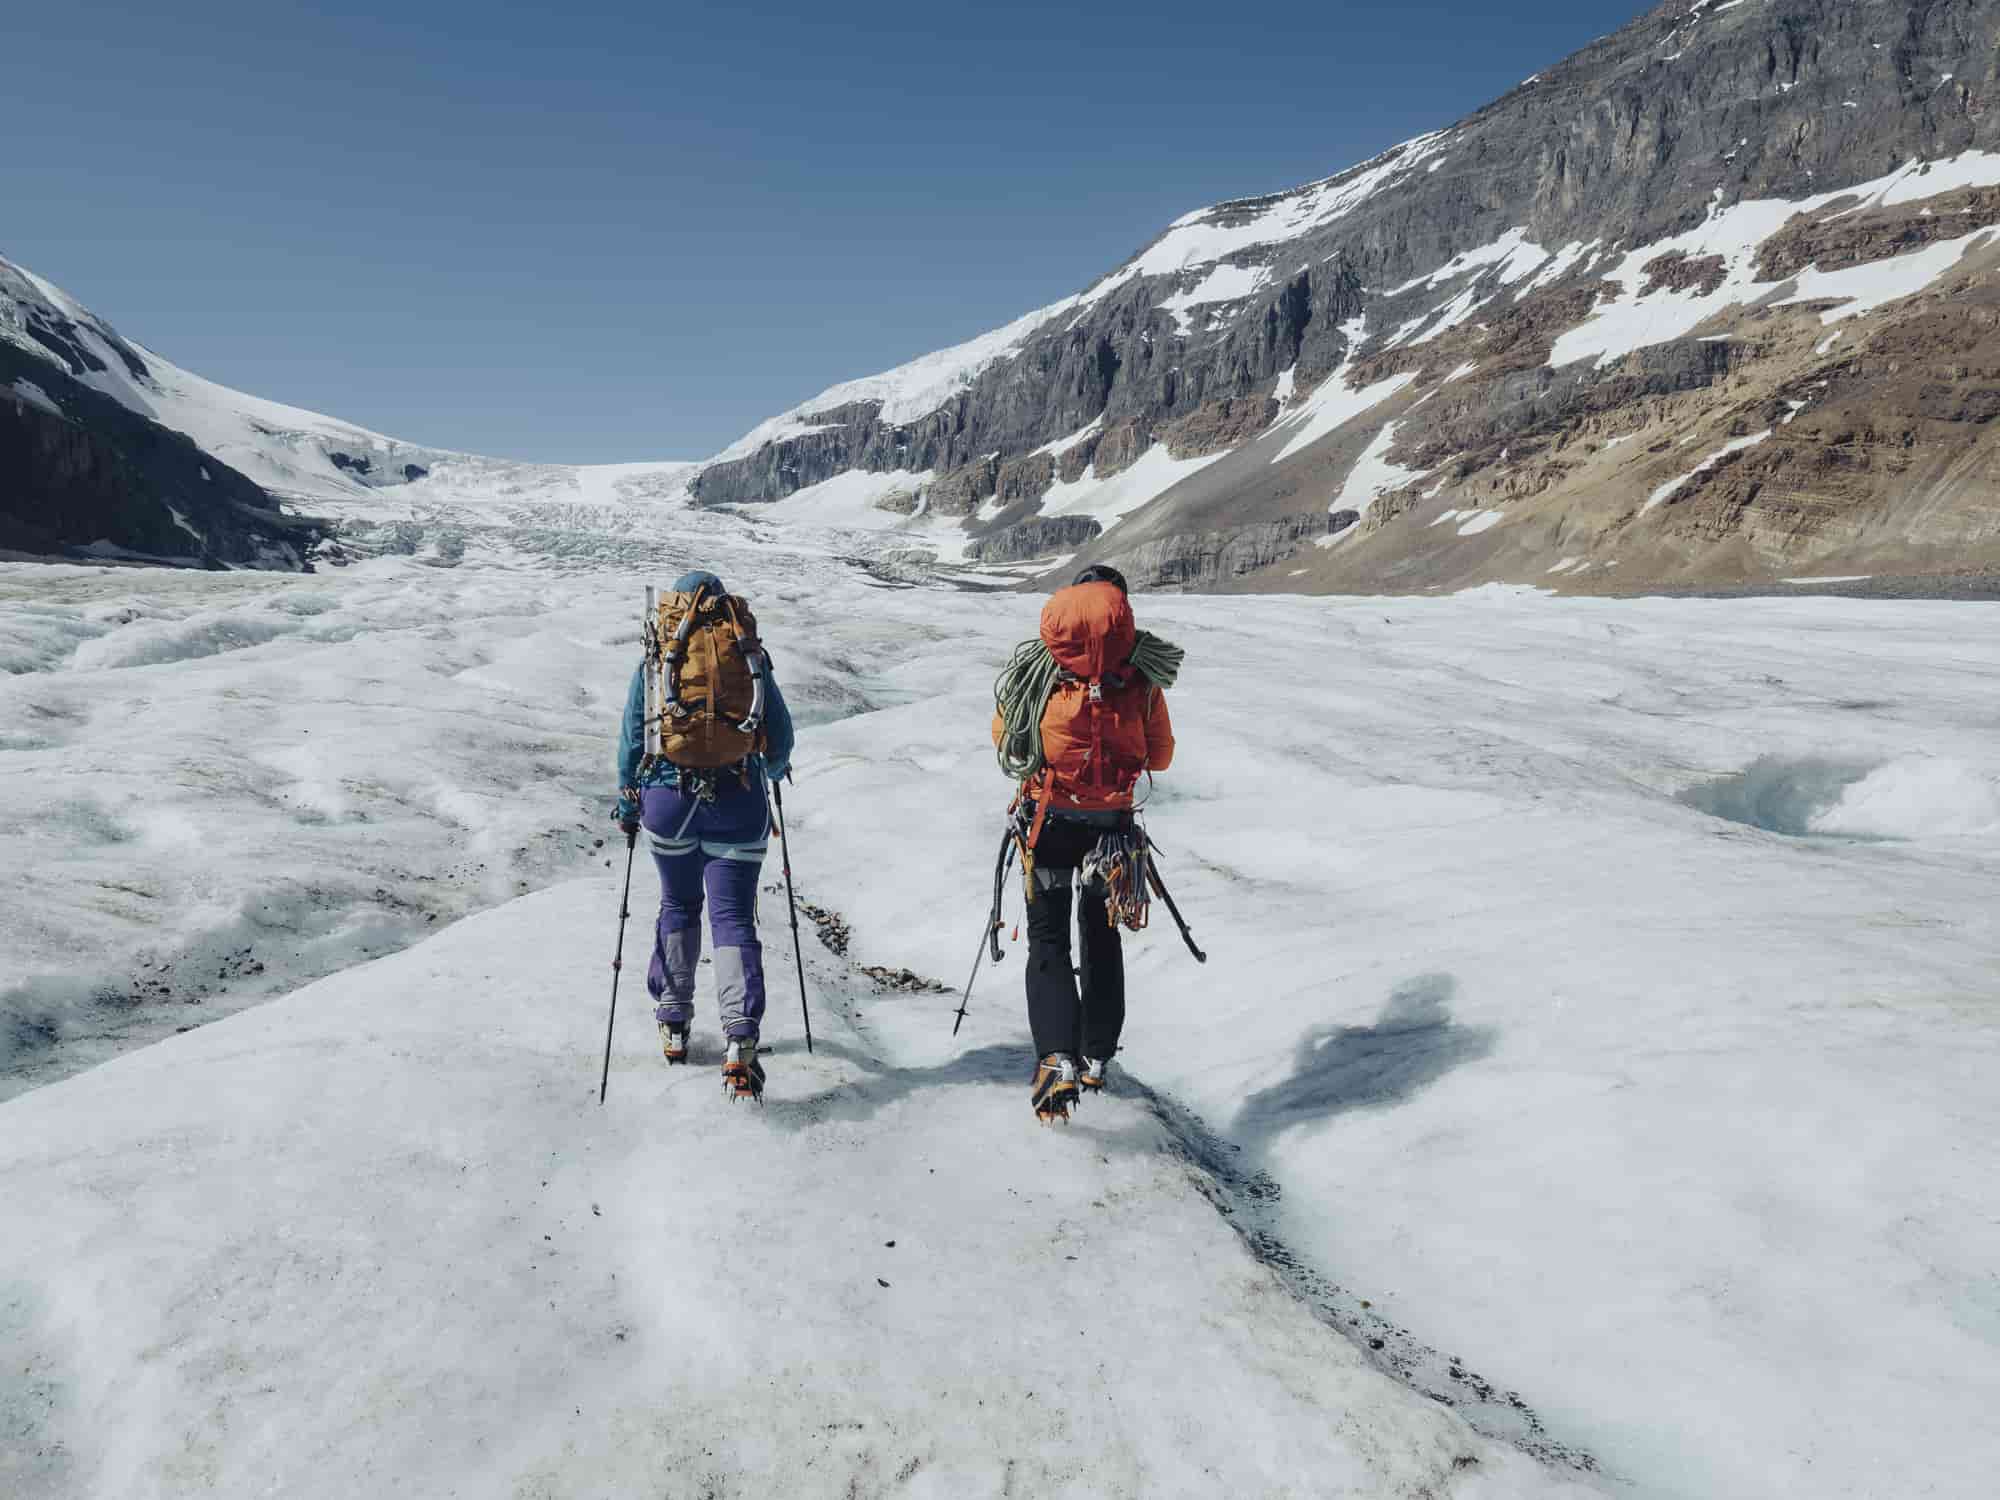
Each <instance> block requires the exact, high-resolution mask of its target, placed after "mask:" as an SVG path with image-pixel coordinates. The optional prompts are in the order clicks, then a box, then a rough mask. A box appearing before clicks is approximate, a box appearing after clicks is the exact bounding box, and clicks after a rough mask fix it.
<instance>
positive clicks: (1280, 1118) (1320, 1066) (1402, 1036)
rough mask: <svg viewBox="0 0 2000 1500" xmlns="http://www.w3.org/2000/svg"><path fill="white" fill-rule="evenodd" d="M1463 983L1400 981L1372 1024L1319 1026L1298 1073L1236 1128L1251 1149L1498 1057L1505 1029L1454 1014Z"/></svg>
mask: <svg viewBox="0 0 2000 1500" xmlns="http://www.w3.org/2000/svg"><path fill="white" fill-rule="evenodd" d="M1457 995H1458V980H1457V979H1455V978H1454V977H1453V976H1452V975H1450V974H1419V975H1417V976H1416V977H1415V978H1412V979H1406V980H1404V981H1403V982H1402V983H1401V984H1399V985H1397V986H1396V988H1395V989H1394V990H1392V991H1391V992H1390V994H1389V998H1388V1000H1387V1001H1386V1002H1385V1003H1384V1004H1383V1006H1382V1013H1381V1014H1380V1015H1379V1016H1378V1017H1377V1018H1376V1019H1375V1022H1374V1024H1373V1025H1370V1026H1316V1027H1314V1028H1313V1029H1312V1030H1310V1031H1308V1032H1307V1033H1306V1034H1305V1035H1304V1036H1303V1037H1301V1038H1300V1039H1299V1041H1298V1044H1297V1045H1296V1046H1295V1047H1294V1048H1293V1051H1292V1074H1291V1076H1290V1077H1289V1078H1287V1079H1285V1080H1284V1081H1283V1082H1282V1083H1276V1084H1273V1085H1272V1086H1271V1087H1269V1088H1265V1089H1259V1090H1258V1091H1257V1092H1256V1093H1254V1094H1252V1095H1251V1096H1250V1097H1249V1098H1248V1099H1246V1100H1244V1102H1243V1108H1242V1110H1241V1111H1240V1112H1239V1113H1238V1114H1237V1116H1236V1125H1235V1128H1234V1130H1233V1131H1232V1132H1231V1133H1232V1134H1233V1135H1234V1136H1235V1137H1236V1138H1237V1139H1238V1140H1239V1141H1241V1142H1242V1143H1243V1144H1244V1146H1245V1147H1246V1148H1248V1149H1250V1150H1253V1151H1254V1150H1259V1149H1261V1148H1263V1147H1265V1146H1268V1145H1269V1144H1270V1142H1271V1141H1272V1140H1273V1139H1274V1138H1275V1137H1276V1136H1277V1135H1278V1134H1279V1133H1280V1132H1282V1131H1285V1130H1288V1129H1290V1128H1291V1127H1292V1126H1294V1125H1309V1124H1312V1123H1314V1122H1316V1121H1321V1120H1330V1119H1332V1118H1333V1117H1334V1116H1336V1115H1339V1114H1343V1113H1345V1112H1347V1111H1348V1110H1355V1109H1387V1108H1391V1107H1393V1106H1395V1105H1398V1104H1402V1103H1404V1102H1405V1101H1407V1100H1409V1099H1411V1098H1414V1097H1415V1096H1416V1095H1417V1094H1419V1093H1421V1092H1422V1091H1423V1090H1424V1089H1426V1088H1428V1087H1430V1085H1432V1084H1434V1083H1436V1082H1437V1081H1438V1080H1439V1079H1440V1078H1442V1077H1444V1076H1445V1074H1447V1073H1449V1072H1451V1071H1452V1070H1453V1069H1454V1068H1458V1067H1461V1066H1463V1065H1464V1064H1466V1063H1470V1062H1477V1061H1479V1060H1480V1059H1481V1058H1483V1057H1487V1056H1490V1055H1491V1053H1492V1051H1493V1048H1494V1045H1495V1042H1496V1041H1497V1039H1498V1035H1499V1033H1498V1032H1497V1031H1496V1030H1495V1029H1494V1028H1493V1027H1491V1026H1462V1025H1460V1024H1459V1023H1458V1022H1457V1021H1455V1020H1453V1019H1452V1013H1451V1003H1452V1001H1453V1000H1454V999H1455V998H1456V997H1457Z"/></svg>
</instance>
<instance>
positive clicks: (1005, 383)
mask: <svg viewBox="0 0 2000 1500" xmlns="http://www.w3.org/2000/svg"><path fill="white" fill-rule="evenodd" d="M1996 39H2000V0H1942V3H1934V4H1925V5H1921V6H1913V5H1910V4H1907V3H1903V0H1792V3H1788V4H1785V5H1782V6H1780V5H1777V4H1774V3H1771V0H1735V3H1733V4H1716V3H1713V0H1671V3H1668V4H1664V5H1660V6H1657V7H1655V8H1653V9H1651V10H1650V11H1648V12H1647V13H1646V14H1644V15H1642V16H1641V17H1639V18H1638V19H1636V20H1635V21H1633V22H1631V23H1630V24H1629V25H1626V26H1624V27H1622V28H1620V29H1619V30H1617V31H1615V32H1613V33H1612V34H1610V35H1608V36H1605V37H1602V38H1600V39H1598V40H1597V41H1594V42H1592V43H1590V44H1589V45H1588V46H1586V47H1585V48H1583V49H1582V50H1581V51H1579V52H1577V53H1576V54H1575V55H1573V56H1572V57H1570V58H1568V59H1566V60H1564V61H1563V62H1561V63H1559V64H1557V65H1556V66H1554V67H1551V68H1548V69H1545V70H1544V71H1543V72H1541V73H1539V74H1537V75H1536V76H1535V77H1534V78H1532V79H1530V80H1528V81H1527V82H1526V83H1524V84H1522V85H1521V86H1520V87H1518V88H1516V89H1514V90H1513V91H1512V92H1510V93H1508V94H1507V95H1505V96H1504V97H1502V98H1500V99H1498V100H1496V101H1495V102H1493V103H1492V104H1489V105H1488V106H1486V107H1485V108H1483V109H1481V110H1479V111H1477V112H1476V113H1474V114H1472V115H1470V116H1469V117H1467V118H1466V119H1463V120H1461V121H1459V122H1458V123H1456V124H1454V125H1451V126H1449V127H1448V128H1445V129H1443V130H1440V131H1437V132H1435V133H1433V134H1430V135H1427V136H1423V137H1420V138H1418V139H1416V140H1413V141H1410V142H1406V143H1405V144H1403V145H1401V146H1397V147H1395V148H1393V149H1391V150H1389V151H1387V152H1385V153H1383V154H1382V155H1381V156H1379V157H1377V158H1375V159H1374V160H1372V161H1369V162H1366V163H1364V164H1362V165H1361V166H1358V167H1355V168H1353V169H1351V170H1349V171H1347V172H1344V173H1341V174H1339V175H1337V176H1335V177H1331V178H1328V179H1326V180H1324V181H1321V182H1316V183H1312V184H1308V185H1306V186H1304V187H1301V188H1297V189H1293V190H1291V191H1288V192H1282V193H1275V194H1270V195H1266V196H1262V197H1253V198H1244V199H1239V200H1235V201H1231V202H1227V203H1222V204H1218V205H1216V206H1214V207H1211V208H1207V209H1203V210H1200V211H1198V212H1195V213H1191V214H1189V215H1186V216H1185V217H1183V218H1182V219H1180V220H1178V221H1176V222H1175V223H1174V224H1172V225H1171V226H1169V227H1168V229H1167V230H1166V231H1165V232H1164V233H1163V234H1162V235H1161V236H1159V238H1158V239H1156V240H1155V241H1154V242H1153V243H1152V244H1150V245H1149V246H1148V247H1147V248H1146V249H1145V250H1143V251H1142V252H1140V253H1139V254H1138V255H1136V256H1135V257H1133V259H1132V260H1130V261H1129V262H1127V263H1126V264H1124V265H1123V266H1120V267H1118V268H1116V269H1115V270H1113V271H1112V272H1110V273H1109V274H1107V275H1105V276H1102V277H1101V278H1099V279H1098V280H1097V281H1096V282H1094V283H1093V284H1091V285H1090V286H1089V287H1088V288H1087V289H1086V290H1085V291H1083V292H1081V293H1079V294H1078V295H1077V296H1075V297H1072V298H1069V299H1066V300H1065V301H1063V302H1060V303H1058V304H1056V305H1054V306H1053V307H1050V308H1045V309H1042V310H1041V311H1039V312H1037V313H1034V314H1030V315H1029V316H1028V317H1026V318H1024V319H1021V320H1020V321H1018V322H1017V323H1015V324H1014V325H1012V326H1011V327H1009V328H1007V329H1003V330H998V331H997V332H996V333H995V334H993V335H989V336H987V337H985V338H982V339H977V340H973V341H972V342H970V343H968V344H966V345H962V346H960V347H958V348H956V349H952V350H946V351H942V352H941V353H939V354H937V355H932V356H928V357H926V358H925V359H923V360H920V361H916V362H914V363H913V364H912V365H910V366H907V367H905V368H904V369H902V370H898V371H891V372H889V373H888V374H886V375H882V376H877V377H873V378H872V379H870V380H864V381H856V382H852V383H850V384H848V385H845V386H842V387H838V388H836V390H834V391H830V392H828V393H826V394H825V395H824V396H822V397H820V398H818V399H817V400H815V401H811V402H808V403H806V404H805V405H804V406H802V407H800V408H798V409H797V410H796V411H794V412H791V413H788V414H786V415H785V416H783V417H781V418H778V419H775V420H774V421H773V422H770V423H766V424H764V426H763V427H762V428H760V429H758V430H757V431H756V432H754V433H752V434H750V436H749V437H748V438H746V439H745V441H744V442H743V443H740V444H738V445H736V447H734V448H732V449H731V450H729V451H727V452H725V453H723V454H722V455H719V456H718V458H717V459H716V460H715V461H714V462H712V463H711V464H710V465H709V466H708V467H707V468H706V469H705V470H704V472H703V473H702V474H701V475H700V476H699V478H698V479H697V480H696V481H695V482H694V484H693V487H692V488H693V492H694V494H695V495H696V497H697V498H698V499H700V500H702V501H703V502H706V503H710V504H718V503H746V502H766V501H774V500H780V499H784V498H786V497H787V496H790V495H792V494H794V493H796V492H798V491H800V490H804V489H809V488H810V487H812V486H814V485H818V484H822V483H824V482H825V481H826V480H828V479H829V478H831V477H833V476H834V475H836V474H839V473H841V472H844V471H846V470H850V469H856V468H859V469H869V470H890V469H906V470H909V471H911V472H913V473H914V472H918V471H924V472H931V473H934V474H935V475H936V476H937V477H936V479H935V480H934V482H933V483H932V485H931V486H930V489H931V491H932V492H933V493H934V494H935V495H936V497H937V498H938V499H939V500H940V501H944V502H949V503H948V504H944V505H937V506H933V507H931V508H930V510H929V512H928V514H929V516H930V517H931V518H932V524H933V526H935V525H936V524H937V518H939V517H945V518H947V519H953V520H954V528H956V527H957V526H962V527H963V529H964V530H965V531H967V532H969V533H970V534H971V536H972V537H973V539H974V542H975V545H977V544H978V542H979V539H980V538H982V537H983V536H985V535H986V534H989V533H1000V532H1003V531H1004V532H1005V534H1006V535H1005V539H1004V540H997V539H996V540H997V550H998V551H1000V552H1002V553H1005V554H1006V555H1008V556H1014V555H1016V554H1017V553H1018V551H1019V550H1020V548H1021V547H1023V546H1029V545H1035V542H1034V538H1035V533H1034V532H1032V531H1024V530H1023V529H1022V528H1023V525H1024V523H1027V522H1029V521H1032V520H1034V519H1035V518H1036V516H1037V514H1038V512H1040V511H1045V510H1047V509H1048V506H1049V502H1048V501H1046V500H1039V499H1037V498H1035V497H1028V498H1027V499H1024V500H1021V501H1018V502H1016V503H1012V504H1009V505H1006V506H1004V507H1003V506H1001V505H997V504H992V503H989V499H990V497H992V493H993V477H992V476H995V475H997V474H998V473H999V472H1000V471H1001V469H1002V468H1004V466H1006V465H1008V464H1010V463H1015V462H1018V461H1020V460H1022V459H1023V458H1025V457H1027V456H1029V455H1032V454H1036V453H1038V452H1052V453H1053V456H1055V458H1056V460H1057V464H1058V469H1059V473H1060V475H1061V479H1062V481H1063V484H1064V485H1065V486H1066V487H1067V488H1066V489H1065V491H1064V493H1063V496H1062V507H1061V510H1060V512H1059V513H1060V514H1062V515H1064V516H1066V517H1074V516H1080V515H1089V516H1092V517H1093V518H1094V519H1096V520H1097V521H1098V522H1100V524H1101V525H1102V527H1103V530H1102V534H1101V535H1100V536H1099V537H1097V538H1095V539H1094V540H1092V541H1091V542H1089V543H1088V544H1087V547H1086V553H1087V555H1088V556H1091V557H1096V558H1103V559H1106V560H1112V561H1116V562H1119V563H1121V564H1123V565H1125V566H1127V567H1128V568H1129V569H1131V570H1132V571H1133V572H1134V573H1135V574H1136V575H1137V576H1140V577H1142V578H1143V579H1145V581H1147V582H1150V583H1152V584H1155V585H1171V586H1180V587H1196V588H1225V587H1245V588H1255V587H1284V588H1289V589H1299V588H1306V589H1378V588H1398V587H1408V588H1422V587H1430V586H1434V585H1440V584H1444V585H1461V584H1468V583H1474V582H1479V581H1485V580H1493V579H1501V580H1511V581H1520V582H1529V581H1534V582H1542V581H1544V580H1546V579H1547V578H1548V576H1549V575H1548V569H1549V568H1550V566H1551V565H1552V564H1553V563H1555V562H1557V561H1559V560H1561V559H1563V558H1573V559H1575V562H1574V563H1573V565H1572V567H1571V568H1569V569H1566V570H1564V573H1563V574H1562V575H1560V583H1561V585H1562V586H1563V587H1566V588H1580V587H1589V586H1591V585H1592V584H1593V582H1594V581H1596V580H1601V579H1603V578H1605V577H1606V576H1608V565H1609V564H1611V563H1613V562H1616V563H1618V564H1619V565H1620V568H1621V571H1620V572H1619V574H1618V577H1619V578H1620V579H1621V580H1622V581H1623V582H1624V583H1626V584H1628V585H1629V584H1631V583H1635V582H1642V581H1653V582H1670V581H1717V580H1735V579H1742V580H1756V579H1766V578H1773V577H1784V576H1789V575H1793V574H1797V573H1799V572H1801V571H1834V572H1843V573H1844V572H1854V573H1862V572H1883V571H1892V570H1905V571H1945V570H1952V569H1956V568H1961V567H1975V566H1976V567H1992V566H1996V565H2000V502H1996V496H2000V466H1996V463H1995V452H1994V448H1993V444H1992V442H1991V441H1990V439H1989V436H1988V430H1989V425H1990V420H1991V417H1992V415H1993V413H1994V412H1995V411H1996V410H2000V374H1996V373H1995V372H2000V279H1997V278H2000V114H1996V113H1995V112H1994V111H1993V109H1992V105H1993V103H1994V99H1993V97H1992V96H1993V91H1994V89H1995V87H1996V84H1995V78H1994V71H1993V68H1992V66H1991V57H1992V54H1993V49H1994V45H1995V42H1996ZM1391 380H1397V381H1400V382H1401V384H1399V385H1395V386H1391V385H1390V384H1389V382H1390V381H1391ZM1391 423H1393V424H1394V428H1395V430H1394V433H1393V436H1392V438H1391V439H1390V440H1389V444H1388V447H1387V450H1386V451H1383V450H1382V448H1381V447H1380V446H1378V442H1377V440H1378V439H1380V438H1382V435H1383V434H1384V432H1385V430H1386V429H1387V428H1388V427H1389V425H1390V424H1391ZM1087 429H1094V430H1095V433H1096V435H1094V436H1091V437H1090V438H1088V439H1087V440H1080V441H1078V442H1075V443H1071V442H1068V441H1066V439H1068V438H1069V437H1070V435H1072V434H1077V433H1080V432H1084V431H1086V430H1087ZM1767 430H1768V431H1770V432H1771V434H1772V435H1771V437H1770V438H1769V439H1768V440H1766V441H1764V442H1761V443H1759V444H1757V445H1755V446H1747V445H1746V446H1744V447H1741V448H1737V449H1734V450H1732V451H1731V452H1729V453H1728V454H1727V455H1726V456H1725V458H1724V459H1723V460H1721V461H1718V462H1717V463H1715V464H1714V465H1712V466H1711V467H1709V468H1707V469H1705V470H1704V471H1703V472H1702V473H1701V474H1699V475H1697V476H1695V477H1694V478H1693V479H1692V480H1690V481H1689V482H1687V483H1685V484H1678V485H1676V486H1675V487H1674V488H1673V490H1672V491H1671V493H1670V495H1669V497H1668V498H1667V499H1666V500H1664V501H1663V502H1661V503H1660V504H1657V505H1655V506H1651V507H1649V506H1647V504H1646V501H1647V499H1648V497H1650V496H1651V495H1653V494H1655V493H1657V492H1658V491H1659V490H1660V488H1661V486H1662V485H1665V484H1667V483H1669V481H1674V480H1676V479H1678V478H1680V477H1681V476H1684V475H1686V474H1687V473H1688V471H1689V469H1690V468H1692V467H1693V464H1694V460H1695V459H1697V458H1699V457H1701V456H1702V455H1705V454H1710V453H1716V452H1718V451H1719V450H1722V449H1725V448H1727V447H1729V445H1730V444H1731V443H1732V442H1735V441H1736V440H1739V439H1743V438H1747V437H1750V436H1753V435H1756V434H1759V433H1763V432H1765V431H1767ZM1113 433H1116V434H1117V435H1118V441H1117V443H1116V444H1113V442H1112V434H1113ZM1091 444H1095V445H1096V446H1095V447H1094V448H1093V447H1091V446H1090V445H1091ZM1154 446H1160V447H1164V448H1166V449H1167V450H1168V451H1169V452H1170V453H1172V454H1173V456H1174V457H1176V458H1180V457H1184V456H1186V455H1187V454H1189V453H1190V452H1200V453H1202V454H1203V455H1204V456H1206V457H1209V458H1211V459H1213V462H1210V463H1208V464H1207V465H1205V466H1204V467H1203V468H1202V469H1200V470H1199V471H1194V472H1182V471H1163V472H1162V473H1161V475H1160V476H1159V479H1160V482H1159V483H1158V484H1157V485H1156V486H1155V487H1154V488H1153V489H1152V490H1150V491H1149V492H1148V493H1145V494H1143V495H1141V496H1138V497H1136V501H1135V496H1134V494H1133V493H1132V490H1133V486H1132V484H1131V482H1130V481H1129V480H1128V481H1127V482H1126V483H1125V484H1123V485H1122V486H1121V488H1120V490H1119V498H1118V503H1119V510H1118V512H1117V514H1111V513H1107V512H1105V511H1104V510H1103V509H1102V508H1101V507H1100V508H1094V507H1093V503H1092V493H1091V488H1090V487H1091V486H1093V485H1094V484H1096V483H1098V482H1101V481H1104V480H1107V479H1109V478H1111V477H1112V475H1113V474H1114V472H1122V471H1125V470H1128V469H1129V468H1130V466H1131V465H1132V464H1133V463H1134V462H1135V461H1136V460H1137V459H1138V458H1139V457H1140V456H1141V455H1142V454H1143V453H1144V452H1146V451H1147V450H1148V449H1149V448H1151V447H1154ZM1684 448H1686V449H1689V450H1691V454H1690V453H1684V452H1683V451H1682V450H1683V449H1684ZM1364 457H1365V458H1366V459H1367V460H1368V468H1369V472H1370V473H1378V474H1379V473H1383V472H1388V471H1389V470H1391V469H1393V470H1394V471H1397V472H1401V473H1404V474H1406V475H1408V476H1411V477H1409V478H1408V479H1407V481H1406V482H1405V483H1403V484H1401V485H1399V486H1395V487H1391V488H1388V489H1385V490H1382V491H1381V492H1380V493H1379V494H1375V493H1371V504H1370V505H1369V506H1368V508H1367V509H1366V510H1365V512H1364V513H1363V519H1362V522H1361V524H1360V525H1359V526H1358V527H1356V528H1354V530H1353V534H1352V535H1350V536H1347V537H1346V538H1345V540H1343V541H1342V542H1341V544H1340V545H1339V546H1337V547H1333V546H1322V547H1315V546H1313V545H1312V544H1313V543H1314V542H1316V541H1318V542H1324V541H1326V540H1327V539H1328V538H1329V537H1330V536H1331V535H1332V534H1334V533H1333V531H1332V528H1331V523H1330V520H1329V518H1330V516H1331V515H1333V514H1334V513H1336V512H1339V511H1340V510H1341V509H1343V503H1342V500H1341V497H1342V495H1343V493H1344V491H1346V490H1347V489H1348V488H1349V487H1350V481H1351V480H1352V479H1353V477H1354V473H1355V469H1356V467H1357V465H1359V464H1361V463H1362V461H1363V459H1364ZM1447 511H1457V512H1469V513H1470V512H1483V513H1488V515H1489V516H1490V519H1482V520H1481V522H1480V524H1479V525H1478V526H1476V527H1467V526H1464V525H1459V526H1449V527H1444V526H1436V527H1434V526H1432V525H1431V524H1430V523H1431V522H1433V521H1435V520H1436V519H1437V518H1438V517H1439V516H1440V515H1442V514H1444V513H1445V512H1447ZM956 518H963V519H962V520H957V519H956ZM1467 519H1470V517H1468V518H1467ZM1073 545H1074V543H1073V541H1071V540H1070V534H1069V533H1067V532H1056V531H1051V532H1050V533H1049V534H1048V537H1047V541H1046V550H1047V551H1049V552H1059V551H1065V550H1067V549H1068V548H1070V547H1072V546H1073Z"/></svg>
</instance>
